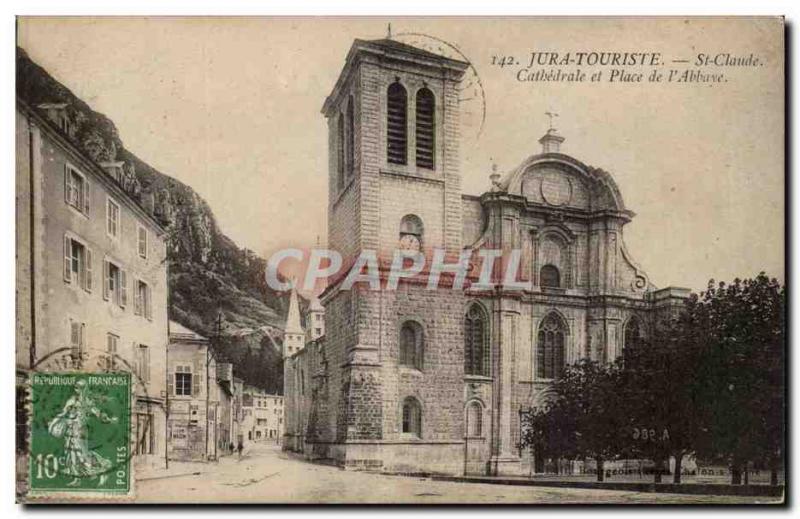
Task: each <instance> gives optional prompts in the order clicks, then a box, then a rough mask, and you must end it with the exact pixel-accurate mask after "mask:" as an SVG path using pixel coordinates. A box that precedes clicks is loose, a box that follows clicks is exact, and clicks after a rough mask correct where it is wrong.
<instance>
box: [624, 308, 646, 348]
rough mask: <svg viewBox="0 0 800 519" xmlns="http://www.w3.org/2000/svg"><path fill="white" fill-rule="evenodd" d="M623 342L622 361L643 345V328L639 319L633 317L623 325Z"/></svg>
mask: <svg viewBox="0 0 800 519" xmlns="http://www.w3.org/2000/svg"><path fill="white" fill-rule="evenodd" d="M623 341H624V342H623V344H622V355H623V359H624V358H626V357H628V356H630V354H631V353H632V352H633V351H636V349H638V348H639V347H641V345H642V344H643V343H644V326H643V325H642V321H641V319H639V317H637V316H635V315H634V316H632V317H631V318H630V319H628V323H627V324H626V325H625V333H624V336H623Z"/></svg>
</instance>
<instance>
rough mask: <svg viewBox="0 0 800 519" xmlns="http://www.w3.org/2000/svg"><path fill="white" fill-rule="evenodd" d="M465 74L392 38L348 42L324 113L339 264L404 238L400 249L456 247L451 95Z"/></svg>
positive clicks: (455, 129) (457, 195)
mask: <svg viewBox="0 0 800 519" xmlns="http://www.w3.org/2000/svg"><path fill="white" fill-rule="evenodd" d="M467 67H468V64H467V63H464V62H461V61H457V60H454V59H450V58H446V57H443V56H439V55H437V54H433V53H431V52H428V51H425V50H422V49H418V48H416V47H413V46H411V45H407V44H404V43H401V42H399V41H395V40H392V39H381V40H369V41H367V40H355V42H354V43H353V45H352V47H351V49H350V52H349V53H348V55H347V58H346V60H345V66H344V69H343V70H342V73H341V75H340V77H339V80H338V81H337V83H336V85H335V87H334V89H333V91H332V92H331V94H330V95H329V96H328V98H327V99H326V100H325V104H324V106H323V108H322V113H323V114H324V115H325V117H326V118H327V121H328V150H329V157H328V165H329V167H328V170H329V183H328V185H329V190H328V222H329V227H328V228H329V234H328V246H329V247H330V248H332V249H335V250H337V251H339V252H340V253H341V254H342V255H343V256H344V258H345V263H346V260H347V258H351V257H355V256H356V255H357V254H358V253H359V252H360V251H361V250H365V249H370V250H379V251H383V252H386V251H393V250H394V249H395V248H397V247H398V245H399V242H400V239H401V238H402V237H406V240H405V242H404V247H406V248H412V247H417V246H419V247H421V248H422V249H430V248H433V247H445V248H447V249H449V250H457V249H459V248H460V247H461V232H462V225H461V178H460V175H459V165H458V145H459V142H458V141H459V138H460V134H459V113H458V110H459V107H458V90H457V87H458V84H459V81H460V80H461V78H462V76H463V74H464V71H465V70H466V68H467ZM401 234H402V235H403V236H401ZM416 242H420V243H419V244H417V243H416Z"/></svg>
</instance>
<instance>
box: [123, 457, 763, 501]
mask: <svg viewBox="0 0 800 519" xmlns="http://www.w3.org/2000/svg"><path fill="white" fill-rule="evenodd" d="M198 472H199V474H197V473H198ZM146 477H147V478H148V479H145V480H140V481H137V483H136V495H137V499H136V500H137V502H139V503H293V504H302V503H309V504H310V503H353V504H356V503H387V504H388V503H418V504H427V503H431V504H432V503H439V504H445V503H449V504H467V503H470V504H471V503H486V504H490V503H506V504H508V503H531V504H544V503H549V504H567V503H624V504H636V503H640V504H644V503H658V504H662V503H685V504H700V503H720V504H721V503H765V502H771V500H770V499H769V498H754V497H734V496H695V495H688V494H656V493H642V492H623V491H613V490H586V489H565V488H548V487H526V486H509V485H492V484H475V483H457V482H446V481H433V480H431V479H429V478H420V477H406V476H388V475H381V474H370V473H365V472H351V471H344V470H341V469H339V468H337V467H331V466H326V465H317V464H313V463H309V462H306V461H304V460H302V459H300V458H299V457H296V456H295V455H293V454H288V453H286V452H282V451H281V450H280V447H279V446H278V445H276V444H274V443H262V444H250V445H249V446H248V447H247V448H246V449H245V454H244V456H243V457H242V459H241V460H238V459H237V457H236V456H228V457H224V458H222V459H220V461H219V462H217V463H208V464H204V463H171V468H170V471H169V472H168V473H165V474H162V475H159V474H158V473H152V474H148V475H147V476H146Z"/></svg>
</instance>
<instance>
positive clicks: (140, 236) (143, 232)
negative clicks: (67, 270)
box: [136, 225, 147, 258]
mask: <svg viewBox="0 0 800 519" xmlns="http://www.w3.org/2000/svg"><path fill="white" fill-rule="evenodd" d="M136 234H137V236H136V243H137V249H138V251H139V257H140V258H147V229H145V228H144V227H142V226H141V225H140V226H139V227H138V229H137V233H136Z"/></svg>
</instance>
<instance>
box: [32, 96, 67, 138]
mask: <svg viewBox="0 0 800 519" xmlns="http://www.w3.org/2000/svg"><path fill="white" fill-rule="evenodd" d="M36 106H37V107H38V108H39V109H41V110H44V113H45V114H47V118H48V119H50V120H51V121H53V122H54V123H55V124H56V126H58V127H59V128H61V131H63V132H64V133H65V134H67V135H70V130H71V128H70V121H69V117H68V116H67V106H68V103H40V104H38V105H36Z"/></svg>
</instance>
